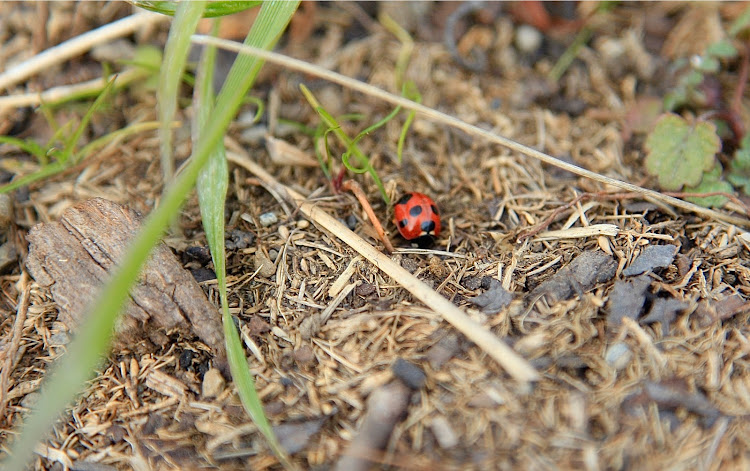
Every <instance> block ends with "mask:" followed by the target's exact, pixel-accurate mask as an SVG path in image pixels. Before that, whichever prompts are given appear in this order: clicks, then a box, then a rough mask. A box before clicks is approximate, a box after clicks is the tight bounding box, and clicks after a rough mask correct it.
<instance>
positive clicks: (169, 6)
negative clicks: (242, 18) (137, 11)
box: [132, 0, 263, 18]
mask: <svg viewBox="0 0 750 471" xmlns="http://www.w3.org/2000/svg"><path fill="white" fill-rule="evenodd" d="M132 3H133V5H135V6H137V7H141V8H143V9H145V10H150V11H154V12H156V13H161V14H162V15H168V16H174V15H175V12H176V11H177V4H178V3H180V2H176V1H173V0H169V1H164V0H132ZM261 3H263V2H262V1H260V0H251V1H223V2H210V3H209V4H208V6H207V7H206V10H205V11H204V12H203V18H215V17H217V16H224V15H231V14H233V13H238V12H241V11H243V10H247V9H248V8H253V7H256V6H258V5H260V4H261Z"/></svg>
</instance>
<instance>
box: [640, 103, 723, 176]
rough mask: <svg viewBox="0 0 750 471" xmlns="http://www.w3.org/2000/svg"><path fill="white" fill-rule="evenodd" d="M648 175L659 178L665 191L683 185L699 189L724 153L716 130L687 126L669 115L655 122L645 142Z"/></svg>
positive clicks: (708, 125)
mask: <svg viewBox="0 0 750 471" xmlns="http://www.w3.org/2000/svg"><path fill="white" fill-rule="evenodd" d="M646 149H647V150H648V155H647V156H646V171H647V172H648V173H649V174H651V175H654V176H655V177H657V179H658V180H659V185H660V186H661V187H662V188H664V189H665V190H672V191H674V190H679V189H680V188H682V186H683V185H688V186H697V185H698V184H699V183H700V182H701V179H702V178H703V174H704V173H705V172H708V171H709V170H711V169H712V168H713V167H714V165H715V164H716V159H715V158H714V156H715V155H716V153H717V152H719V150H720V149H721V141H720V140H719V136H717V135H716V127H715V126H714V125H713V124H711V123H707V122H700V123H696V124H693V125H690V124H688V122H687V121H685V120H684V119H683V118H681V117H680V116H678V115H676V114H671V113H669V114H666V115H664V116H663V117H662V118H660V119H659V120H658V121H657V122H656V126H655V127H654V130H653V131H652V132H651V134H649V136H648V138H647V139H646Z"/></svg>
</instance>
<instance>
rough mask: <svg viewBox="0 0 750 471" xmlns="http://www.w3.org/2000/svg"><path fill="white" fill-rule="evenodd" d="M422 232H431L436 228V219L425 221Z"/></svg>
mask: <svg viewBox="0 0 750 471" xmlns="http://www.w3.org/2000/svg"><path fill="white" fill-rule="evenodd" d="M421 228H422V232H427V233H430V232H432V231H434V230H435V221H425V222H423V223H422V226H421Z"/></svg>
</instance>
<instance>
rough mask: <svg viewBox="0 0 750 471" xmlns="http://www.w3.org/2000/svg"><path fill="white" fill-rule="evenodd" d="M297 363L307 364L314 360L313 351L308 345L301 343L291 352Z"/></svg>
mask: <svg viewBox="0 0 750 471" xmlns="http://www.w3.org/2000/svg"><path fill="white" fill-rule="evenodd" d="M292 357H293V358H294V361H295V362H296V363H297V364H301V365H309V364H311V363H313V362H314V361H315V352H314V351H313V349H312V348H311V347H310V346H309V345H302V346H301V347H300V348H298V349H296V350H295V351H294V353H292Z"/></svg>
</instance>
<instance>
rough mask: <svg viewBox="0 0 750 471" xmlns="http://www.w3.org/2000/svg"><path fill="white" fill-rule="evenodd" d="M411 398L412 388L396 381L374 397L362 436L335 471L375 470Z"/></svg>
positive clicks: (368, 403) (339, 462)
mask: <svg viewBox="0 0 750 471" xmlns="http://www.w3.org/2000/svg"><path fill="white" fill-rule="evenodd" d="M409 394H410V391H409V388H408V387H407V386H406V385H404V384H403V383H402V382H401V381H393V382H391V383H389V384H387V385H385V386H382V387H380V388H378V389H376V390H375V391H373V392H372V394H370V397H369V399H368V400H367V415H365V418H364V420H363V421H362V426H361V427H360V429H359V434H358V435H357V436H356V437H354V439H353V440H352V442H351V443H350V444H349V446H348V447H347V449H346V451H345V452H344V454H343V455H342V456H341V458H339V461H338V462H337V463H336V466H335V468H334V469H335V471H365V470H367V469H370V468H371V467H372V465H373V461H374V460H376V459H377V458H378V456H379V455H380V451H381V450H382V449H383V448H384V447H385V446H386V444H387V443H388V438H389V437H390V436H391V432H393V428H394V427H395V426H396V424H397V423H398V422H399V420H401V417H402V416H403V415H404V413H405V412H406V408H407V407H408V405H409Z"/></svg>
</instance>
